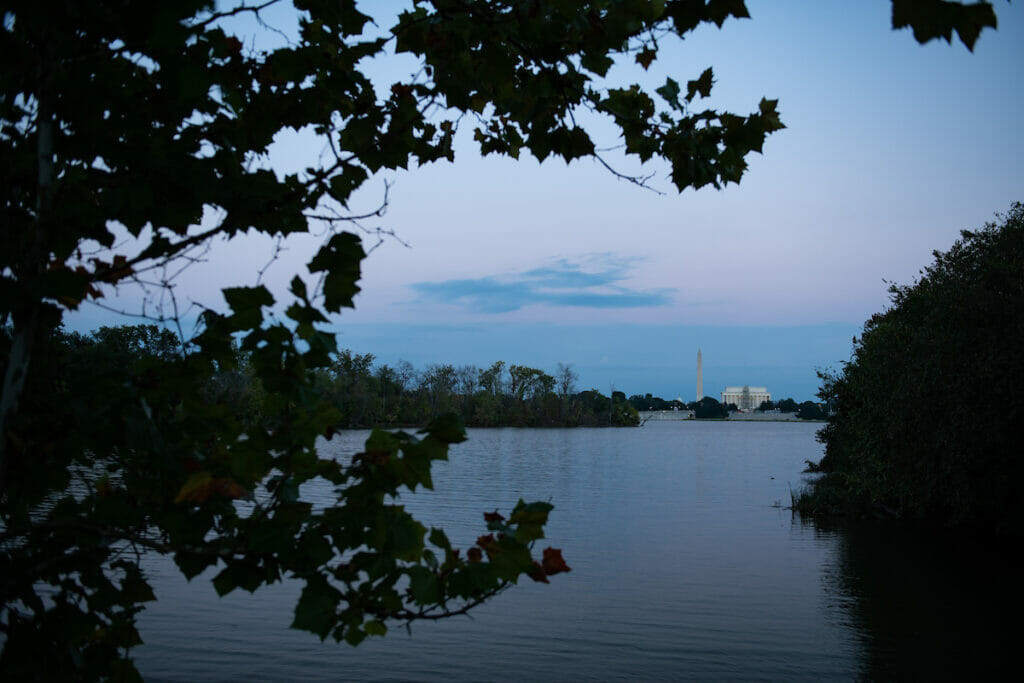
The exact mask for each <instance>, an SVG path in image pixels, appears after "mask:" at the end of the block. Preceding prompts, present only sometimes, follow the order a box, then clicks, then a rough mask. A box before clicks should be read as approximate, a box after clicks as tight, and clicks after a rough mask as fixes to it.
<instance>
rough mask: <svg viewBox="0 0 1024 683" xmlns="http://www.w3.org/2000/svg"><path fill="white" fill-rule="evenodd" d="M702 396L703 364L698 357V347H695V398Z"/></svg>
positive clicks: (698, 398)
mask: <svg viewBox="0 0 1024 683" xmlns="http://www.w3.org/2000/svg"><path fill="white" fill-rule="evenodd" d="M702 398H704V365H703V361H701V358H700V349H697V400H698V401H699V400H701V399H702Z"/></svg>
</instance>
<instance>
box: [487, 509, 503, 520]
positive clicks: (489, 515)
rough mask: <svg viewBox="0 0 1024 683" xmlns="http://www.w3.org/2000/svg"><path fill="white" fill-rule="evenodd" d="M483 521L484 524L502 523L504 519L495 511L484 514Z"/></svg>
mask: <svg viewBox="0 0 1024 683" xmlns="http://www.w3.org/2000/svg"><path fill="white" fill-rule="evenodd" d="M484 521H485V522H504V521H505V518H504V517H503V516H502V515H500V514H499V513H498V511H497V510H495V511H494V512H485V513H484Z"/></svg>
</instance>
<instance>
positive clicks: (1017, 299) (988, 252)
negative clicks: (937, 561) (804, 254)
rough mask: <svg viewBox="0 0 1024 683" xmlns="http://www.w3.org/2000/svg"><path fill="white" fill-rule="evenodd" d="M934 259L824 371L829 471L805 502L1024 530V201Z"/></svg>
mask: <svg viewBox="0 0 1024 683" xmlns="http://www.w3.org/2000/svg"><path fill="white" fill-rule="evenodd" d="M934 256H935V262H934V263H933V264H932V265H931V266H929V267H928V268H926V269H925V270H924V271H922V273H921V275H920V277H919V278H918V280H917V281H916V282H915V283H913V284H912V285H906V286H896V285H893V286H892V287H891V288H890V295H891V297H890V298H891V301H892V304H891V306H890V307H889V309H888V310H886V311H885V312H883V313H879V314H877V315H875V316H873V317H872V318H871V319H870V320H868V321H867V323H865V326H864V333H863V335H862V336H861V338H860V340H859V341H858V340H855V343H854V351H853V356H852V358H851V360H850V361H849V362H848V363H846V364H845V366H844V367H843V369H842V370H841V371H840V372H839V373H835V374H829V373H823V374H822V379H823V387H822V390H821V393H820V396H821V398H822V399H825V400H826V401H827V402H828V403H829V405H830V407H831V408H832V409H833V410H834V415H832V416H831V417H830V419H829V423H828V424H827V425H826V426H825V427H824V428H823V429H822V430H821V432H819V439H820V440H821V441H822V442H823V443H824V444H825V456H824V458H823V459H822V461H821V463H820V465H818V467H817V469H819V470H820V471H822V472H824V473H826V474H825V477H824V478H823V479H822V480H819V482H818V483H817V484H815V485H814V486H813V487H812V489H811V490H810V491H809V494H808V495H805V496H804V497H803V499H802V500H801V501H800V508H801V509H802V510H803V511H808V512H822V511H837V510H843V511H846V512H850V511H854V512H857V513H860V514H867V513H882V514H886V515H892V516H903V517H913V518H926V519H931V520H936V521H942V522H944V523H972V524H982V525H985V526H990V527H992V528H994V529H997V530H1001V531H1008V530H1014V531H1020V530H1021V529H1024V525H1022V514H1021V512H1020V506H1019V498H1020V494H1021V493H1022V488H1024V487H1022V474H1024V472H1022V468H1024V461H1022V459H1021V457H1020V452H1021V445H1020V433H1019V425H1020V424H1021V423H1022V420H1024V410H1022V403H1024V400H1022V395H1021V387H1024V354H1022V351H1021V349H1022V346H1021V340H1022V338H1024V204H1020V203H1017V204H1014V206H1013V207H1012V208H1011V210H1010V212H1009V214H1008V215H1006V216H1003V217H1001V222H1000V223H998V224H996V223H990V224H988V225H986V226H985V227H984V228H983V229H981V230H979V231H977V232H968V231H965V232H963V233H962V238H961V239H960V240H959V241H958V242H957V243H956V244H954V245H953V247H952V248H951V249H950V250H949V251H948V252H945V253H942V252H935V254H934Z"/></svg>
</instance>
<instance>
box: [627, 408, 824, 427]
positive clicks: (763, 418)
mask: <svg viewBox="0 0 1024 683" xmlns="http://www.w3.org/2000/svg"><path fill="white" fill-rule="evenodd" d="M637 414H638V415H639V416H640V423H641V424H643V423H644V422H661V421H671V422H676V421H680V422H682V421H688V420H695V421H696V420H700V421H704V420H703V419H701V418H696V417H694V416H693V411H692V410H640V411H638V412H637ZM725 420H729V421H735V422H825V420H805V419H802V418H799V417H797V414H796V413H756V412H755V413H739V412H736V413H729V417H727V418H714V421H717V422H721V421H725Z"/></svg>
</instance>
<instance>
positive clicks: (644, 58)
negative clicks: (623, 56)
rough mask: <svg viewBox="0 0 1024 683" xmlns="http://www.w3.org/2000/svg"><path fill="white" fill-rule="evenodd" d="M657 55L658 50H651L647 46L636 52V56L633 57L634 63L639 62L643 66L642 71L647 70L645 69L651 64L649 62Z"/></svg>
mask: <svg viewBox="0 0 1024 683" xmlns="http://www.w3.org/2000/svg"><path fill="white" fill-rule="evenodd" d="M657 56H658V51H657V50H652V49H651V48H647V49H645V50H643V51H642V52H638V53H637V54H636V58H635V59H636V63H637V64H639V65H640V66H642V67H643V68H644V71H647V69H648V68H650V66H651V62H653V61H654V58H655V57H657Z"/></svg>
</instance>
